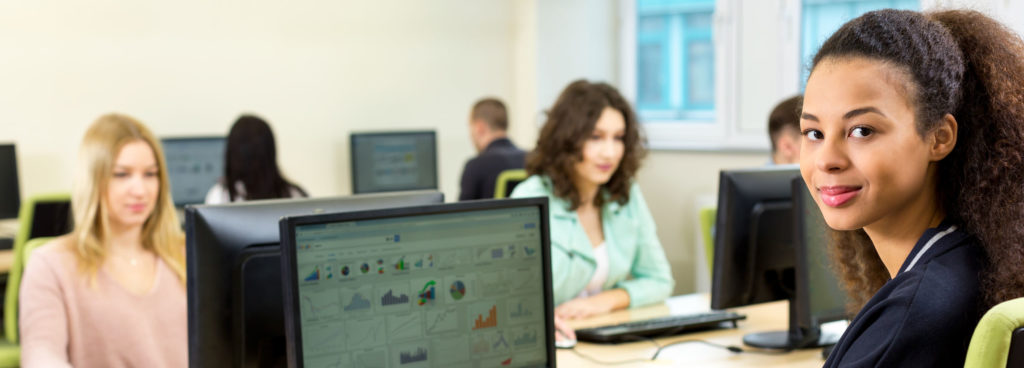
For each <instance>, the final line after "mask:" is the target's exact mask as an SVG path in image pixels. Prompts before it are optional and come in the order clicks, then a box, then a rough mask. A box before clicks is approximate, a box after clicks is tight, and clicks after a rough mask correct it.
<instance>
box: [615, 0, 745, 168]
mask: <svg viewBox="0 0 1024 368" xmlns="http://www.w3.org/2000/svg"><path fill="white" fill-rule="evenodd" d="M738 1H739V0H625V1H622V2H620V4H621V7H622V12H621V16H622V18H621V21H620V25H621V29H620V30H621V38H620V40H621V42H622V49H621V50H622V53H621V54H620V55H621V58H620V63H619V65H620V68H621V74H620V81H619V82H620V83H619V87H620V90H621V91H622V93H623V95H625V96H626V98H628V99H630V101H632V102H633V104H634V106H636V110H637V115H638V116H639V118H640V121H641V122H642V123H643V124H644V128H645V131H646V135H647V139H648V143H649V145H650V147H651V148H654V149H719V148H722V147H723V139H727V136H728V134H727V133H726V131H727V130H728V128H727V125H726V123H725V122H731V121H732V120H733V119H732V118H731V116H733V115H734V114H733V112H732V111H733V109H732V108H731V107H730V106H732V105H733V104H734V103H733V100H734V99H733V98H732V97H731V96H730V95H728V94H727V91H729V90H733V89H735V88H731V87H729V86H730V85H731V81H732V79H730V78H734V77H733V76H732V75H729V74H728V73H726V72H727V71H729V70H732V69H733V68H729V67H725V66H724V65H731V62H730V60H733V55H734V54H735V53H734V52H733V50H734V48H733V46H732V45H734V44H735V43H734V42H733V40H734V37H733V36H734V34H735V32H733V31H732V30H733V29H732V28H730V26H729V24H731V23H730V22H735V21H734V20H733V19H732V18H729V14H730V10H731V9H733V8H735V7H734V6H733V5H732V4H733V3H736V2H738Z"/></svg>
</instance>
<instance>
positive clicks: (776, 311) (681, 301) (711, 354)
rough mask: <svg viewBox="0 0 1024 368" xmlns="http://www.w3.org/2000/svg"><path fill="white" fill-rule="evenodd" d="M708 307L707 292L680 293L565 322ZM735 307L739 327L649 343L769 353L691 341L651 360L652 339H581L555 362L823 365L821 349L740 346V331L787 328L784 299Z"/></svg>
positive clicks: (596, 322) (589, 323) (582, 323)
mask: <svg viewBox="0 0 1024 368" xmlns="http://www.w3.org/2000/svg"><path fill="white" fill-rule="evenodd" d="M710 305H711V303H710V300H709V296H708V294H689V295H681V296H676V297H672V298H669V299H668V300H667V301H665V303H660V304H656V305H652V306H648V307H643V308H637V309H629V310H623V311H618V312H614V313H611V314H608V315H604V316H598V317H594V318H589V319H585V320H578V321H570V325H572V326H573V328H586V327H594V326H602V325H610V324H616V323H623V322H628V321H632V320H643V319H648V318H655V317H662V316H666V315H669V314H682V313H698V312H701V311H706V310H707V309H708V307H709V306H710ZM735 311H736V312H738V313H741V314H744V315H746V316H747V319H745V320H742V321H740V322H739V328H729V329H720V330H711V331H702V332H696V333H687V334H682V335H676V336H670V337H663V338H658V339H655V340H654V341H655V342H657V343H658V344H659V345H662V346H664V345H666V344H670V343H673V342H677V341H682V340H694V339H699V340H705V341H708V342H712V343H716V344H720V345H735V346H738V347H742V348H743V349H744V350H755V351H759V352H766V353H768V354H761V353H753V352H744V353H739V354H737V353H733V352H730V351H728V350H726V349H724V348H721V347H715V346H711V345H707V344H704V343H700V342H692V343H686V344H681V345H674V346H671V347H668V348H666V349H665V350H663V351H662V352H661V353H660V354H659V355H658V359H657V360H655V361H651V360H650V358H651V356H653V355H654V352H655V351H657V350H658V348H657V347H656V346H655V345H654V343H653V342H651V341H639V342H633V343H623V344H615V345H606V344H591V343H584V342H581V343H578V344H577V345H576V348H575V349H574V350H575V352H574V351H571V350H568V349H559V350H558V351H557V353H556V357H557V359H558V366H561V367H590V366H597V365H599V364H597V363H594V362H591V361H589V360H587V359H585V358H583V357H581V356H580V355H579V354H582V355H585V356H587V357H590V358H592V359H595V360H598V361H601V362H619V361H624V360H634V359H644V360H647V361H645V362H634V363H629V364H622V365H616V366H622V367H665V366H684V367H821V366H822V365H823V364H824V363H825V361H824V360H823V359H822V358H821V349H820V348H818V349H803V350H794V351H791V352H788V353H777V352H774V351H766V350H757V349H752V348H749V347H746V346H743V335H745V334H748V333H752V332H763V331H773V330H785V329H787V327H788V323H789V320H788V318H789V317H788V316H789V305H788V302H786V301H778V302H771V303H764V304H757V305H753V306H747V307H742V308H736V309H735ZM577 353H579V354H577Z"/></svg>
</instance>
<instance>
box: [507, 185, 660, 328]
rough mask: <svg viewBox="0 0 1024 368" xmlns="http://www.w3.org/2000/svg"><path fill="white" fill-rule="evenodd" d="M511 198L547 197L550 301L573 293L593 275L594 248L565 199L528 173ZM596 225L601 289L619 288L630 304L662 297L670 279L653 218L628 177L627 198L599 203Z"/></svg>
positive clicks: (595, 266)
mask: <svg viewBox="0 0 1024 368" xmlns="http://www.w3.org/2000/svg"><path fill="white" fill-rule="evenodd" d="M512 197H513V198H524V197H548V212H549V216H550V228H551V278H552V284H553V287H554V295H555V305H559V304H562V303H564V302H566V301H569V300H571V299H573V298H575V297H576V296H577V295H579V294H580V292H582V291H583V289H584V288H586V287H587V284H588V283H589V282H590V279H591V278H592V277H593V275H594V271H595V270H596V269H597V263H596V261H595V260H594V248H593V246H592V245H591V243H590V239H589V238H587V234H586V232H585V231H584V230H583V226H582V225H581V224H580V221H579V217H578V216H577V215H576V211H570V210H569V202H568V201H566V200H564V199H562V198H559V197H557V196H555V194H554V187H553V185H552V183H551V179H550V178H548V177H546V176H538V175H534V176H531V177H529V178H528V179H526V181H523V182H522V183H520V184H519V185H517V186H516V189H515V190H514V191H513V192H512ZM601 226H602V228H603V230H604V238H605V248H606V249H608V263H609V264H608V279H607V280H606V281H605V283H604V285H603V287H602V289H604V290H609V289H624V290H626V292H627V293H629V306H630V308H633V307H639V306H643V305H647V304H651V303H657V302H660V301H663V300H665V298H668V296H669V295H670V294H671V293H672V287H673V286H674V285H675V280H673V279H672V269H671V268H670V267H669V264H668V260H667V259H666V258H665V251H664V250H663V249H662V248H661V242H660V241H658V234H657V232H656V231H655V225H654V218H653V217H651V211H650V210H648V209H647V203H646V202H644V197H643V195H642V194H640V187H639V186H638V185H636V183H633V185H632V186H631V187H630V189H629V202H627V203H626V204H625V205H619V204H618V203H617V202H611V203H605V205H604V208H602V209H601Z"/></svg>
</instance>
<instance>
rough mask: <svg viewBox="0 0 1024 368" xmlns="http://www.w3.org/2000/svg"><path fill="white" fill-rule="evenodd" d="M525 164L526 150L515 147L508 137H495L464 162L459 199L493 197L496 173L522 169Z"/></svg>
mask: <svg viewBox="0 0 1024 368" xmlns="http://www.w3.org/2000/svg"><path fill="white" fill-rule="evenodd" d="M525 164H526V152H524V151H523V150H521V149H519V148H516V145H514V144H512V141H510V140H508V138H498V139H495V140H494V141H492V142H491V143H490V144H488V145H487V148H484V151H483V152H481V153H480V155H479V156H477V157H475V158H473V159H471V160H469V162H467V163H466V168H465V169H463V170H462V185H461V186H462V187H461V188H460V192H459V200H460V201H465V200H470V199H484V198H494V183H495V181H496V180H498V175H499V174H501V172H502V171H505V170H508V169H522V168H523V166H524V165H525Z"/></svg>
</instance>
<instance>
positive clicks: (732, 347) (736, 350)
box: [651, 339, 792, 360]
mask: <svg viewBox="0 0 1024 368" xmlns="http://www.w3.org/2000/svg"><path fill="white" fill-rule="evenodd" d="M692 342H699V343H701V344H704V345H708V346H713V347H716V348H722V349H725V350H728V351H731V352H733V353H735V354H742V353H750V354H762V355H782V354H786V353H789V352H790V351H792V350H789V349H787V350H779V351H762V350H744V349H743V348H741V347H739V346H736V345H722V344H716V343H713V342H711V341H707V340H700V339H690V340H680V341H676V342H673V343H669V344H666V345H662V346H660V347H659V348H658V351H655V352H654V356H653V357H651V360H656V359H658V355H659V354H661V352H662V350H665V349H666V348H668V347H670V346H675V345H682V344H688V343H692Z"/></svg>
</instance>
